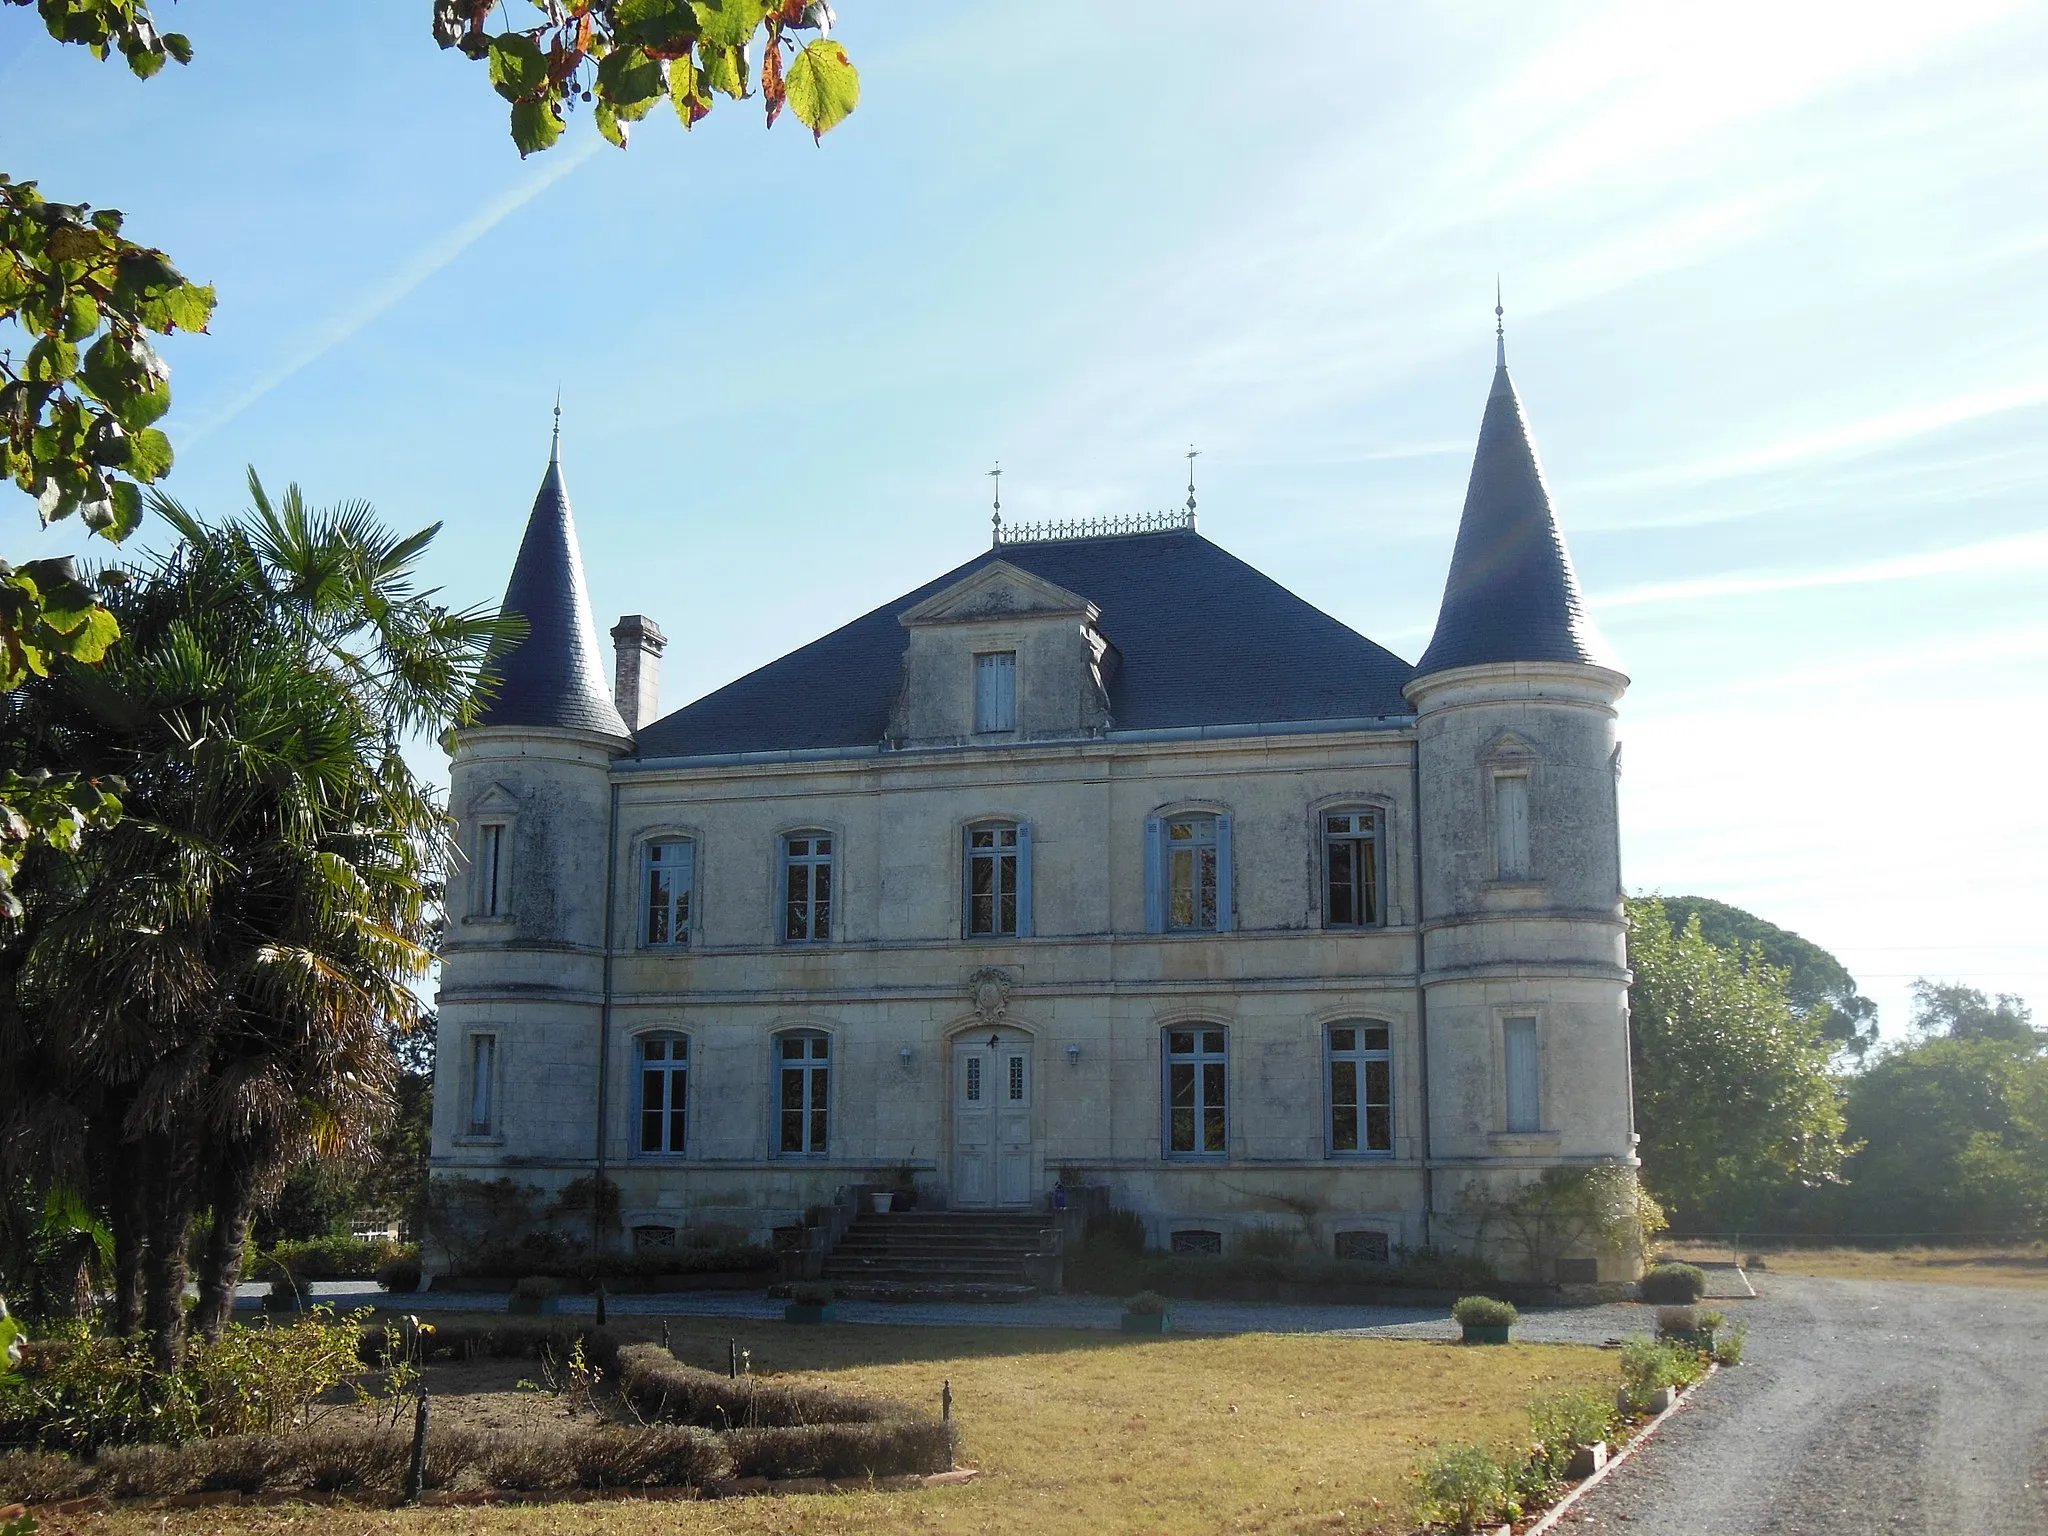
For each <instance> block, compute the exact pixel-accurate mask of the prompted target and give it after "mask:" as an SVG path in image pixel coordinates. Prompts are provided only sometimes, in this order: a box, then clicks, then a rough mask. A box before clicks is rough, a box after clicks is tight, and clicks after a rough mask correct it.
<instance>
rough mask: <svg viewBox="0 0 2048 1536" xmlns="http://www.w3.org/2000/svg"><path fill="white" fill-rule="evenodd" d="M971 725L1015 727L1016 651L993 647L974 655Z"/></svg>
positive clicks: (979, 728)
mask: <svg viewBox="0 0 2048 1536" xmlns="http://www.w3.org/2000/svg"><path fill="white" fill-rule="evenodd" d="M974 728H975V730H976V731H1014V730H1015V729H1017V653H1016V652H1015V651H992V652H989V653H987V654H984V655H980V656H976V657H975V658H974Z"/></svg>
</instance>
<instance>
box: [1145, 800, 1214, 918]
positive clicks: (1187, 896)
mask: <svg viewBox="0 0 2048 1536" xmlns="http://www.w3.org/2000/svg"><path fill="white" fill-rule="evenodd" d="M1231 908H1232V900H1231V826H1230V818H1229V817H1228V816H1221V815H1217V814H1215V813H1213V812H1209V811H1191V812H1189V813H1188V814H1186V815H1183V816H1152V817H1148V818H1146V821H1145V926H1146V928H1147V929H1148V930H1150V931H1151V932H1153V933H1228V932H1230V930H1231V928H1232V927H1233V926H1234V923H1233V915H1232V910H1231Z"/></svg>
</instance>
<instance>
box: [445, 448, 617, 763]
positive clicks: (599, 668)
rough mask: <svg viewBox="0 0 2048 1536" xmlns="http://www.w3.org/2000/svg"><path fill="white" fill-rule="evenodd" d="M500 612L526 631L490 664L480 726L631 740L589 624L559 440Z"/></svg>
mask: <svg viewBox="0 0 2048 1536" xmlns="http://www.w3.org/2000/svg"><path fill="white" fill-rule="evenodd" d="M505 612H507V613H516V614H518V615H519V616H520V617H521V618H523V619H525V620H526V633H525V635H524V636H523V637H522V638H521V639H520V640H519V641H517V642H516V643H515V644H513V645H511V646H508V647H507V648H506V649H505V650H504V652H503V653H502V654H500V655H497V656H494V657H493V658H492V659H491V661H490V664H489V671H490V673H491V675H492V676H493V678H495V680H496V684H497V687H496V691H495V692H494V693H493V694H492V695H491V697H490V698H489V699H488V700H487V701H486V703H485V704H484V707H483V709H482V711H481V712H480V713H479V716H478V719H477V724H478V725H483V726H491V725H525V726H550V727H555V728H557V729H561V730H572V731H599V732H602V733H603V734H605V735H608V736H628V737H629V736H631V735H632V732H630V731H628V730H627V729H626V722H625V721H624V720H622V719H620V718H619V711H618V706H617V705H616V704H614V703H613V702H612V690H611V685H610V682H609V680H608V677H607V671H606V668H605V665H604V652H602V651H601V650H599V649H598V643H597V626H596V625H595V624H593V623H591V621H590V594H589V593H588V591H587V590H586V589H585V588H584V585H583V554H582V551H581V550H580V549H578V548H577V545H576V522H575V519H574V518H573V517H571V516H570V513H569V491H568V488H567V487H566V486H565V485H564V484H563V483H562V459H561V453H560V451H559V442H558V445H557V451H555V452H554V453H551V454H550V455H549V456H548V472H547V475H546V477H545V478H544V479H543V480H542V481H541V483H540V494H539V495H537V496H535V497H534V498H533V512H532V514H531V515H530V516H529V517H528V518H527V520H526V537H525V538H524V539H522V540H521V541H520V544H519V558H518V559H517V560H516V561H514V562H513V565H512V579H511V581H510V582H508V583H507V584H506V587H505Z"/></svg>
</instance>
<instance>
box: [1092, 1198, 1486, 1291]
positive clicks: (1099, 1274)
mask: <svg viewBox="0 0 2048 1536" xmlns="http://www.w3.org/2000/svg"><path fill="white" fill-rule="evenodd" d="M1109 1214H1110V1218H1112V1219H1114V1218H1116V1217H1118V1216H1127V1215H1129V1214H1130V1213H1129V1212H1115V1211H1112V1212H1110V1213H1109ZM1135 1219H1136V1218H1133V1220H1135ZM1103 1220H1104V1218H1102V1217H1094V1218H1091V1219H1090V1221H1089V1224H1088V1231H1089V1233H1090V1234H1091V1235H1090V1236H1089V1237H1088V1238H1086V1239H1084V1240H1083V1241H1082V1243H1081V1244H1080V1245H1079V1246H1078V1247H1076V1248H1075V1249H1074V1250H1073V1251H1072V1252H1070V1253H1069V1254H1068V1256H1067V1260H1066V1282H1067V1289H1069V1290H1071V1291H1084V1292H1090V1293H1093V1294H1095V1295H1098V1296H1128V1295H1130V1294H1131V1293H1132V1292H1133V1291H1159V1292H1162V1293H1164V1294H1166V1295H1169V1296H1179V1297H1185V1298H1187V1299H1189V1300H1215V1301H1230V1300H1259V1299H1262V1298H1263V1297H1266V1296H1269V1295H1270V1294H1271V1293H1272V1292H1273V1290H1274V1289H1275V1288H1277V1287H1279V1286H1298V1287H1306V1288H1309V1289H1311V1290H1315V1291H1321V1292H1328V1293H1332V1294H1336V1295H1342V1294H1344V1293H1346V1292H1348V1291H1354V1290H1356V1289H1358V1288H1359V1287H1363V1286H1387V1287H1394V1288H1399V1289H1403V1290H1442V1291H1453V1292H1461V1291H1476V1290H1479V1289H1480V1288H1481V1287H1484V1286H1491V1285H1494V1284H1496V1283H1497V1282H1496V1280H1495V1277H1494V1273H1493V1268H1492V1266H1491V1265H1489V1264H1487V1263H1486V1262H1485V1261H1484V1260H1482V1259H1478V1258H1474V1257H1472V1256H1471V1255H1469V1254H1453V1253H1439V1252H1437V1251H1435V1250H1433V1249H1429V1250H1416V1249H1406V1248H1402V1249H1396V1250H1395V1251H1394V1259H1393V1262H1391V1263H1388V1264H1372V1263H1367V1262H1365V1261H1363V1260H1359V1259H1336V1258H1322V1257H1320V1256H1318V1257H1307V1256H1301V1257H1296V1258H1269V1257H1260V1256H1246V1255H1245V1254H1243V1253H1233V1254H1226V1255H1224V1256H1222V1257H1209V1256H1205V1257H1201V1258H1191V1257H1188V1256H1185V1255H1180V1256H1176V1255H1172V1254H1164V1253H1143V1252H1137V1251H1129V1250H1126V1249H1124V1248H1123V1247H1121V1246H1120V1245H1121V1243H1122V1242H1124V1241H1127V1240H1128V1234H1126V1235H1125V1236H1124V1237H1121V1238H1117V1239H1116V1240H1115V1241H1114V1242H1112V1241H1111V1240H1110V1238H1108V1237H1107V1236H1098V1235H1097V1233H1098V1224H1099V1223H1101V1222H1102V1221H1103ZM1138 1240H1139V1241H1141V1242H1142V1240H1143V1235H1142V1224H1140V1229H1139V1235H1138Z"/></svg>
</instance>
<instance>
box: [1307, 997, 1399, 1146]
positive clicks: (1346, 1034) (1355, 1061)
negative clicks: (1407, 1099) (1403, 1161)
mask: <svg viewBox="0 0 2048 1536" xmlns="http://www.w3.org/2000/svg"><path fill="white" fill-rule="evenodd" d="M1389 1033H1390V1032H1389V1030H1388V1028H1387V1026H1386V1025H1384V1024H1372V1023H1356V1024H1354V1023H1345V1024H1332V1025H1331V1026H1330V1027H1329V1028H1328V1029H1327V1030H1326V1031H1325V1032H1324V1047H1325V1049H1324V1079H1323V1081H1324V1087H1325V1092H1326V1098H1327V1102H1328V1106H1329V1107H1328V1111H1327V1113H1328V1119H1327V1122H1326V1126H1325V1129H1326V1130H1327V1132H1328V1136H1329V1143H1328V1144H1329V1149H1330V1153H1331V1155H1332V1156H1338V1157H1341V1156H1349V1155H1353V1154H1358V1153H1389V1152H1392V1151H1393V1150H1394V1053H1393V1047H1392V1041H1391V1040H1390V1038H1389Z"/></svg>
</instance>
